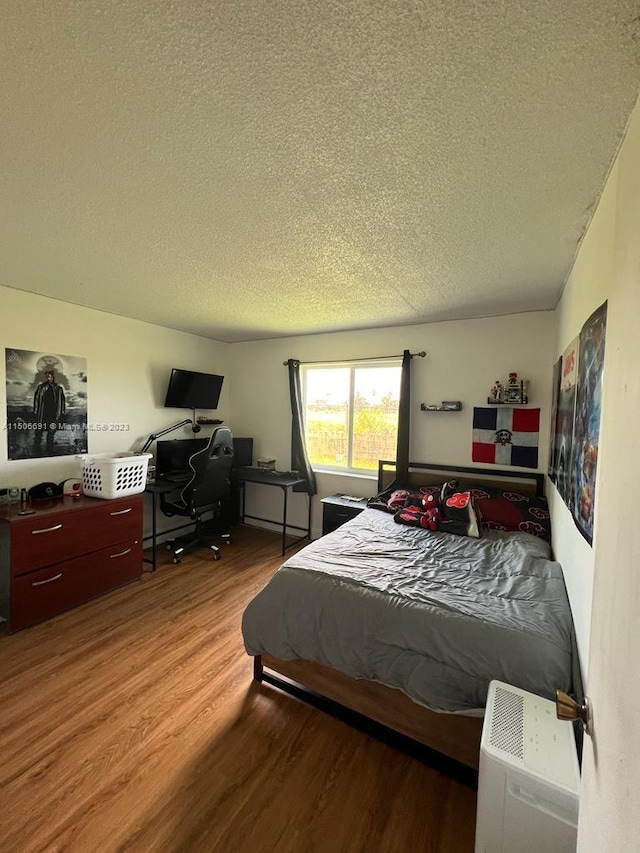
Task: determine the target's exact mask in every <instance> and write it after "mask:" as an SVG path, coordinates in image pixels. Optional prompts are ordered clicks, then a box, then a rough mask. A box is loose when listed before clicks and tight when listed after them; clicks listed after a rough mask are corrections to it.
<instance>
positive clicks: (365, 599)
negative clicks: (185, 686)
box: [242, 509, 572, 713]
mask: <svg viewBox="0 0 640 853" xmlns="http://www.w3.org/2000/svg"><path fill="white" fill-rule="evenodd" d="M242 630H243V636H244V642H245V648H246V650H247V652H248V654H250V655H260V654H265V653H266V654H271V655H273V656H275V657H279V658H281V659H284V660H292V659H297V658H299V659H303V660H310V661H316V662H318V663H322V664H325V665H328V666H331V667H333V668H335V669H338V670H340V671H342V672H343V673H345V674H347V675H349V676H351V677H353V678H366V679H370V680H373V681H378V682H381V683H383V684H385V685H387V686H390V687H395V688H398V689H400V690H402V691H404V692H405V693H406V694H407V695H408V696H409V697H411V698H412V699H413V700H415V701H416V702H419V703H421V704H423V705H425V706H427V707H428V708H431V709H432V710H436V711H447V712H463V713H471V712H474V711H477V710H478V709H483V708H484V706H485V702H486V696H487V690H488V687H489V682H490V681H491V680H492V679H498V680H501V681H504V682H506V683H508V684H513V685H514V686H516V687H521V688H523V689H525V690H529V691H531V692H533V693H537V694H539V695H542V696H545V697H546V698H550V699H552V698H554V696H555V690H556V688H560V689H562V690H569V689H570V687H571V630H572V620H571V612H570V608H569V603H568V600H567V594H566V589H565V584H564V579H563V575H562V570H561V567H560V565H559V564H558V563H557V562H554V561H553V560H551V559H550V548H549V545H548V544H547V543H546V542H545V541H543V540H541V539H538V538H536V537H534V536H531V535H529V534H527V533H503V532H500V531H486V532H484V534H483V537H482V538H481V539H471V538H468V537H464V536H454V535H452V534H449V533H441V532H431V531H428V530H423V529H421V528H414V527H407V526H404V525H399V524H397V523H396V522H394V520H393V517H392V516H391V515H388V514H386V513H381V512H379V511H376V510H373V509H366V510H364V511H363V512H362V513H360V515H358V516H357V517H356V518H354V519H353V520H351V521H349V522H347V523H346V524H344V525H343V526H342V527H340V528H339V529H338V530H336V531H334V532H333V533H330V534H328V535H327V536H323V537H322V538H321V539H318V540H316V541H315V542H312V543H311V544H309V545H308V546H306V547H305V548H303V549H302V550H301V551H299V552H298V553H297V554H295V555H294V556H292V557H291V558H290V559H288V560H287V561H286V562H285V563H284V564H283V565H282V566H281V568H280V569H279V570H278V571H277V572H276V574H275V575H274V577H273V578H272V579H271V581H270V582H269V583H268V584H267V586H266V587H265V588H264V589H263V590H262V591H261V592H260V593H259V594H258V595H257V596H256V597H255V598H254V599H253V600H252V601H251V602H250V604H249V605H248V607H247V608H246V610H245V613H244V615H243V622H242Z"/></svg>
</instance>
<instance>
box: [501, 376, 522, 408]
mask: <svg viewBox="0 0 640 853" xmlns="http://www.w3.org/2000/svg"><path fill="white" fill-rule="evenodd" d="M504 402H505V403H526V402H527V395H526V382H525V381H524V380H522V379H520V380H519V379H518V374H517V373H510V374H509V380H508V381H507V387H506V389H505V392H504Z"/></svg>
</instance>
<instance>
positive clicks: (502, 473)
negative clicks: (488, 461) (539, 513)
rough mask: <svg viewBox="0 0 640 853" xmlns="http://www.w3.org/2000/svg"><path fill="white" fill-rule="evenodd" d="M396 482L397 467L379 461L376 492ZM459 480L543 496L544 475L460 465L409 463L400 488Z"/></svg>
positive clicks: (534, 472) (533, 472)
mask: <svg viewBox="0 0 640 853" xmlns="http://www.w3.org/2000/svg"><path fill="white" fill-rule="evenodd" d="M395 478H396V463H395V461H390V460H386V459H381V460H379V461H378V492H382V491H384V490H385V489H387V488H388V487H389V486H390V485H391V484H392V483H393V481H394V480H395ZM451 479H458V480H464V481H465V482H473V483H476V482H477V484H478V486H479V487H480V486H483V485H485V486H494V487H498V488H509V487H510V488H512V489H514V490H515V489H517V490H518V491H519V492H520V493H521V494H525V495H537V496H539V497H540V496H542V495H544V474H539V473H537V472H536V471H511V470H505V469H504V468H465V467H463V466H460V465H431V464H430V463H428V462H410V463H409V480H408V482H407V483H402V484H398V485H399V486H400V485H402V486H427V485H430V484H432V483H434V484H435V483H442V482H443V481H444V480H451Z"/></svg>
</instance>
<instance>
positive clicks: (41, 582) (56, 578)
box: [31, 572, 62, 586]
mask: <svg viewBox="0 0 640 853" xmlns="http://www.w3.org/2000/svg"><path fill="white" fill-rule="evenodd" d="M61 577H62V572H60V573H59V574H57V575H54V576H53V577H52V578H47V580H46V581H33V582H32V584H31V586H42V585H43V584H45V583H53V581H58V580H60V578H61Z"/></svg>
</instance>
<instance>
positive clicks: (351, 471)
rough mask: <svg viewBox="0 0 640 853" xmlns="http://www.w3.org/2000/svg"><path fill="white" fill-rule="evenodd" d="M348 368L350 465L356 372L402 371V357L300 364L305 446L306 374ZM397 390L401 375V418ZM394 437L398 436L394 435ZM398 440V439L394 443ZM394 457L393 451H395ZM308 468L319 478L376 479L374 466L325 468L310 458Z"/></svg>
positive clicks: (333, 466)
mask: <svg viewBox="0 0 640 853" xmlns="http://www.w3.org/2000/svg"><path fill="white" fill-rule="evenodd" d="M345 368H348V369H349V371H350V375H349V400H348V414H347V461H348V463H351V462H352V461H353V446H354V419H355V406H354V400H355V382H356V371H357V370H358V369H371V368H383V369H384V368H386V369H388V368H396V369H397V370H398V371H400V370H401V368H402V356H393V357H391V358H378V359H351V360H349V359H345V360H344V361H326V362H319V361H314V362H309V363H306V364H305V363H304V362H301V364H300V371H301V377H300V378H301V383H300V384H301V386H302V388H301V390H302V407H303V412H304V424H303V426H304V434H305V442H306V439H307V431H306V420H307V418H306V416H307V374H308V373H309V372H310V371H314V370H328V369H336V370H340V369H342V370H344V369H345ZM400 388H401V374H399V376H398V389H397V393H398V417H399V415H400ZM396 435H397V432H396ZM396 440H397V439H396ZM394 456H395V451H394ZM309 464H310V465H311V468H312V469H313V471H314V472H315V473H320V474H342V475H343V476H352V477H377V474H378V469H377V465H376V467H375V468H356V467H354V466H353V465H351V464H347V465H327V464H318V463H315V462H313V461H312V460H311V458H309Z"/></svg>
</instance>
